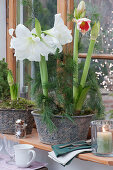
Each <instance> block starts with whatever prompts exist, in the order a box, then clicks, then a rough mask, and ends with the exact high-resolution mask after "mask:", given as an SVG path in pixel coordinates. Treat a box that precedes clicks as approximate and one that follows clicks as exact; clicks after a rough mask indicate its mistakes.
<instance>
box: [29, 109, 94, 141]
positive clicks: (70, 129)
mask: <svg viewBox="0 0 113 170" xmlns="http://www.w3.org/2000/svg"><path fill="white" fill-rule="evenodd" d="M31 113H32V115H33V116H34V120H35V123H36V127H37V132H38V135H39V138H40V141H41V142H42V143H45V144H63V143H68V142H75V141H78V140H86V139H87V135H88V130H89V126H90V122H91V120H92V117H93V115H84V116H73V117H72V119H73V120H74V123H73V122H72V121H70V120H69V119H67V118H65V119H64V118H63V117H62V116H57V115H55V116H54V118H53V122H54V124H55V126H56V127H57V129H56V130H54V131H53V132H52V133H50V132H49V130H48V128H47V126H46V124H45V123H44V122H42V116H41V114H38V113H37V111H32V112H31Z"/></svg>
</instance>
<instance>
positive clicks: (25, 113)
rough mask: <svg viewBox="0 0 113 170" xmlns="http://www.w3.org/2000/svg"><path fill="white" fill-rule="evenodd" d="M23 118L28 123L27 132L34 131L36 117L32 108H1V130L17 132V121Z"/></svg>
mask: <svg viewBox="0 0 113 170" xmlns="http://www.w3.org/2000/svg"><path fill="white" fill-rule="evenodd" d="M17 119H22V120H24V121H25V123H26V124H27V127H26V134H31V133H32V128H33V125H34V118H33V116H32V114H31V110H15V109H0V132H1V133H7V134H15V122H16V120H17Z"/></svg>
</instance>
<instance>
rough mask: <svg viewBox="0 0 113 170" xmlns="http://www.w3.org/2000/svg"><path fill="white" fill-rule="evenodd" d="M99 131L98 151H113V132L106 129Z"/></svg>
mask: <svg viewBox="0 0 113 170" xmlns="http://www.w3.org/2000/svg"><path fill="white" fill-rule="evenodd" d="M102 129H103V132H97V152H98V153H102V154H103V153H111V152H112V133H111V132H108V131H105V129H104V127H103V128H102Z"/></svg>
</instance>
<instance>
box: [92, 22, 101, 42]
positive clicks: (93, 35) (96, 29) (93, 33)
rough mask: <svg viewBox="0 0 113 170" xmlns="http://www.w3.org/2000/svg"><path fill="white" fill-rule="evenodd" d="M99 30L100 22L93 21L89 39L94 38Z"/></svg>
mask: <svg viewBox="0 0 113 170" xmlns="http://www.w3.org/2000/svg"><path fill="white" fill-rule="evenodd" d="M99 31H100V22H97V23H96V22H95V24H94V25H93V27H92V30H91V40H96V39H97V37H98V34H99Z"/></svg>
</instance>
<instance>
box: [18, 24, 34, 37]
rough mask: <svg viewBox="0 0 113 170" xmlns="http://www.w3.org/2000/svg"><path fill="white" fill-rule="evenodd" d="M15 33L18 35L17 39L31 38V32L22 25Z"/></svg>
mask: <svg viewBox="0 0 113 170" xmlns="http://www.w3.org/2000/svg"><path fill="white" fill-rule="evenodd" d="M15 33H16V37H30V36H31V32H30V30H29V29H28V28H27V27H25V26H24V25H22V24H19V25H17V27H16V30H15Z"/></svg>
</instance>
